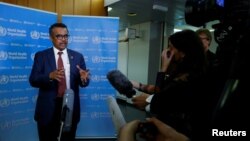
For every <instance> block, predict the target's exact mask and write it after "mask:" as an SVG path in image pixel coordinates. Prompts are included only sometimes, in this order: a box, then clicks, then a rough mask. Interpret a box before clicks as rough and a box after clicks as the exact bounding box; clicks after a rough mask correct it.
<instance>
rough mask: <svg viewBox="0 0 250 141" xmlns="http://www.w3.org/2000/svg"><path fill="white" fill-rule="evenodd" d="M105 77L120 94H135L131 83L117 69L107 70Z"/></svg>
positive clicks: (130, 95)
mask: <svg viewBox="0 0 250 141" xmlns="http://www.w3.org/2000/svg"><path fill="white" fill-rule="evenodd" d="M107 79H108V80H109V82H110V84H111V85H112V86H113V87H114V88H115V89H116V90H117V91H118V92H119V93H120V94H123V95H126V96H127V97H128V98H131V97H132V96H133V95H135V94H136V91H135V90H134V88H133V85H132V83H131V82H130V81H129V80H128V78H127V77H126V76H125V75H124V74H122V73H121V72H120V71H119V70H112V71H110V72H108V74H107Z"/></svg>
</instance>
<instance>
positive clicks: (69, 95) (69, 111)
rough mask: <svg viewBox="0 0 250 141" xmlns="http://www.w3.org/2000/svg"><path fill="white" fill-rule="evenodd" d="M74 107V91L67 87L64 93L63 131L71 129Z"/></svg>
mask: <svg viewBox="0 0 250 141" xmlns="http://www.w3.org/2000/svg"><path fill="white" fill-rule="evenodd" d="M73 109H74V91H73V90H72V89H66V90H65V92H64V95H63V104H62V116H61V120H62V121H64V127H63V131H70V128H71V125H72V116H73Z"/></svg>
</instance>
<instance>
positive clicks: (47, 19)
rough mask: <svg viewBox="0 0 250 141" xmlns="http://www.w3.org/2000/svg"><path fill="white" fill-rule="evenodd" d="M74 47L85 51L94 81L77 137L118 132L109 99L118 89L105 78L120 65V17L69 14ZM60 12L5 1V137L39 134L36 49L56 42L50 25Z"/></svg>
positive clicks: (1, 13) (1, 58)
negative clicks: (34, 77) (33, 82)
mask: <svg viewBox="0 0 250 141" xmlns="http://www.w3.org/2000/svg"><path fill="white" fill-rule="evenodd" d="M62 20H63V22H64V23H65V24H67V25H68V28H69V32H70V35H71V36H70V39H69V48H71V49H73V50H76V51H79V52H81V53H82V54H83V55H84V57H85V61H86V65H87V68H88V69H90V73H91V82H90V85H89V86H88V87H87V88H86V89H81V91H80V96H81V121H80V124H79V127H78V130H77V137H78V138H102V137H115V131H114V126H113V123H112V120H111V117H110V114H109V111H108V107H107V104H106V97H107V96H108V95H113V96H114V95H115V94H116V91H115V90H114V89H113V87H112V86H111V85H110V84H109V82H108V81H107V79H106V74H107V72H108V71H110V70H113V69H116V68H117V52H118V25H119V23H118V22H119V19H118V18H107V17H84V16H69V15H64V16H63V17H62ZM56 21H57V14H55V13H51V12H46V11H41V10H36V9H32V8H25V7H21V6H15V5H11V4H6V3H2V2H0V141H16V140H24V141H36V140H38V136H37V129H36V122H35V121H34V119H33V117H34V109H35V104H36V98H37V89H35V88H33V87H31V86H30V85H29V82H28V78H29V74H30V71H31V67H32V64H33V58H34V54H35V53H36V52H37V51H39V50H44V49H45V48H48V47H51V46H52V44H51V42H50V40H49V33H48V29H49V26H50V25H51V24H52V23H54V22H56Z"/></svg>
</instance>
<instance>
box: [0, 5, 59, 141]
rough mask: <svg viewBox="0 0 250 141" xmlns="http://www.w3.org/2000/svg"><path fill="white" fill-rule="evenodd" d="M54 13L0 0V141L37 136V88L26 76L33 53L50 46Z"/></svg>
mask: <svg viewBox="0 0 250 141" xmlns="http://www.w3.org/2000/svg"><path fill="white" fill-rule="evenodd" d="M56 20H57V15H56V14H55V13H49V12H45V11H40V10H35V9H30V8H29V9H28V8H25V7H20V6H14V5H10V4H5V3H0V141H17V140H20V141H21V140H22V141H36V140H38V136H37V129H36V123H35V121H34V120H33V117H34V109H35V103H36V97H37V95H36V94H37V89H34V88H32V87H31V86H30V84H29V82H28V79H29V74H30V70H31V66H32V64H33V56H34V53H35V52H37V51H38V50H41V49H45V48H47V47H50V46H51V44H50V41H49V34H48V28H49V26H50V25H51V24H52V23H54V22H55V21H56Z"/></svg>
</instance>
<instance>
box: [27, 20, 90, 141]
mask: <svg viewBox="0 0 250 141" xmlns="http://www.w3.org/2000/svg"><path fill="white" fill-rule="evenodd" d="M49 35H50V40H51V41H52V43H53V47H51V48H49V49H45V50H43V51H39V52H37V53H36V55H35V58H34V64H33V67H32V71H31V74H30V78H29V82H30V85H31V86H32V87H36V88H39V93H38V99H37V104H36V109H35V116H34V118H35V120H36V121H37V128H38V134H39V139H40V141H57V140H58V138H59V133H60V131H61V130H60V121H61V115H62V114H61V113H62V102H63V94H64V91H65V90H66V89H72V90H73V91H74V106H73V115H72V127H71V129H70V131H67V132H62V134H61V136H60V138H61V140H65V141H73V140H74V139H75V134H76V129H77V124H78V122H79V120H80V98H79V86H80V87H86V86H87V85H88V84H89V72H88V70H86V65H85V61H84V57H83V55H82V54H80V53H78V52H76V51H73V50H71V49H68V48H67V45H68V38H69V33H68V29H67V26H66V25H65V24H63V23H55V24H53V25H51V27H50V28H49ZM59 52H60V53H59ZM60 54H61V55H60ZM59 58H60V59H61V62H59V60H60V59H59ZM60 65H61V66H60ZM60 85H62V88H60V89H62V90H59V88H58V87H60ZM60 91H61V92H60Z"/></svg>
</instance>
